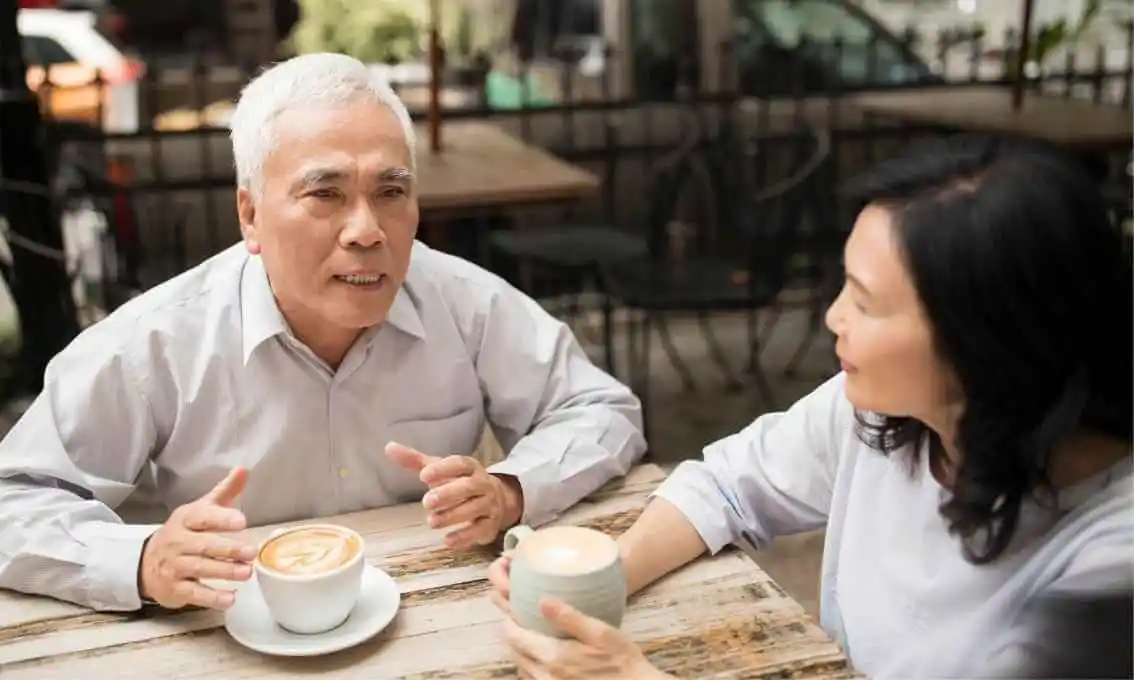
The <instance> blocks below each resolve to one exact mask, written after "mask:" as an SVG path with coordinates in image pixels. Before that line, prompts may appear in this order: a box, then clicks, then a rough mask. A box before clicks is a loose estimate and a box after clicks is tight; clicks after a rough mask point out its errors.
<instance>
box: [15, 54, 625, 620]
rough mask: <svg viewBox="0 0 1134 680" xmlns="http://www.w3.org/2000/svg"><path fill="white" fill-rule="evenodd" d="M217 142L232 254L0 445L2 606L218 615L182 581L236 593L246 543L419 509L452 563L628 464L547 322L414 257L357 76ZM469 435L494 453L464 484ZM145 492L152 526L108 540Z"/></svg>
mask: <svg viewBox="0 0 1134 680" xmlns="http://www.w3.org/2000/svg"><path fill="white" fill-rule="evenodd" d="M232 146H233V154H234V157H235V160H236V172H237V181H238V185H239V186H238V188H237V205H238V213H239V219H240V229H241V234H242V236H243V242H242V243H241V244H237V245H236V246H234V247H232V248H230V249H228V250H226V251H225V252H222V253H220V254H219V255H217V256H215V257H213V258H212V259H210V260H208V261H207V262H205V263H203V264H201V265H200V266H198V267H196V268H194V269H192V270H190V271H188V272H186V273H184V274H182V275H180V276H178V277H177V278H174V279H172V280H170V281H168V282H166V283H164V284H162V285H160V286H158V287H156V288H154V289H153V290H151V291H149V292H147V293H146V294H144V295H142V296H141V297H139V298H137V299H135V300H133V301H131V302H130V303H129V304H127V305H125V306H123V307H122V308H121V309H119V310H117V311H116V312H114V313H113V314H111V315H110V316H109V317H108V318H106V319H105V320H103V321H101V322H99V323H98V324H95V325H94V326H92V327H91V328H89V329H87V330H86V331H85V332H84V333H82V334H81V335H80V336H79V337H78V338H76V339H75V341H74V342H73V343H71V345H70V346H69V347H67V348H66V349H65V350H64V351H63V352H61V353H60V354H59V355H58V356H57V357H56V358H55V359H54V360H53V361H52V363H51V365H50V366H49V367H48V369H47V373H46V378H45V387H44V391H43V393H42V394H40V395H39V397H38V398H37V399H36V400H35V402H34V404H32V406H31V408H30V409H29V410H28V411H27V413H26V414H25V415H24V416H23V418H22V419H21V420H20V421H19V423H17V425H16V426H15V427H14V428H13V429H12V431H11V432H10V433H9V434H8V436H7V437H6V438H5V439H4V440H3V442H2V443H0V517H2V518H3V521H2V522H0V587H6V588H10V589H14V590H19V591H24V592H31V593H38V594H44V595H50V596H53V597H56V598H60V599H63V600H68V601H71V602H76V603H80V604H83V605H86V606H89V607H92V608H96V609H102V610H131V609H135V608H138V607H139V606H141V604H142V603H143V602H144V601H153V602H156V603H157V604H160V605H163V606H167V607H179V606H184V605H188V604H192V605H199V606H204V607H212V608H225V607H227V606H229V605H230V604H231V603H232V601H233V593H232V592H231V591H229V590H226V589H222V588H214V587H209V586H207V585H206V584H205V583H204V582H202V580H205V581H206V582H208V580H209V579H219V580H237V581H239V580H244V579H247V578H248V577H249V576H250V565H249V563H250V561H251V560H252V559H253V558H254V557H255V547H254V546H251V545H248V544H246V543H244V542H241V541H240V540H238V539H237V537H236V535H234V534H233V533H232V532H234V531H239V530H241V529H243V528H244V527H245V526H248V525H258V524H268V523H274V522H281V521H285V520H294V519H300V518H309V517H322V516H327V515H334V514H337V513H343V512H350V511H354V510H360V509H363V508H373V507H378V506H383V505H387V504H391V503H398V502H405V501H408V500H417V499H422V502H423V504H424V505H425V508H426V509H427V510H428V511H429V513H430V514H429V519H428V521H429V524H430V526H432V527H434V528H448V529H447V531H448V533H447V535H446V538H445V542H446V544H447V545H449V546H450V547H452V548H454V549H461V548H465V547H469V546H472V545H475V544H483V543H487V542H490V541H492V540H493V539H494V538H495V537H496V536H497V535H498V534H499V532H500V531H501V530H503V529H506V528H507V527H509V526H511V525H513V524H515V523H517V522H519V521H521V520H522V521H524V522H526V523H533V524H538V523H542V522H545V521H547V520H549V519H551V518H553V517H554V516H555V515H556V514H558V513H559V512H561V511H562V510H564V509H565V508H567V507H569V506H570V505H572V504H574V503H575V502H577V501H578V500H579V499H581V498H582V497H583V496H585V495H586V494H588V493H590V492H591V491H593V490H594V489H596V488H597V487H599V486H600V485H602V484H603V483H604V482H606V481H607V480H609V479H611V478H613V477H616V476H619V475H622V474H624V473H625V472H626V471H627V469H628V468H629V467H630V465H631V464H632V463H633V462H634V461H635V459H637V458H638V457H640V456H641V454H642V453H643V452H644V450H645V442H644V441H643V439H642V435H641V433H640V417H641V416H640V411H639V404H638V401H637V400H636V399H635V397H634V396H633V395H632V394H631V393H630V391H629V390H627V389H626V388H625V387H624V386H623V385H621V384H619V383H618V382H617V381H615V380H614V379H613V378H611V377H610V376H609V375H607V374H605V373H604V372H602V371H601V370H599V369H598V368H597V367H595V366H594V365H593V364H592V363H591V362H590V361H588V360H587V358H586V357H585V356H584V354H583V352H582V351H581V349H580V348H579V346H578V344H577V343H576V341H575V339H574V337H573V336H572V334H571V333H570V331H569V330H568V329H567V328H566V327H565V326H564V325H563V324H562V323H559V322H558V321H556V320H555V319H553V318H552V317H551V316H549V315H548V314H547V313H545V312H544V311H543V310H542V309H541V308H540V307H539V306H538V305H537V304H536V303H535V302H534V301H532V300H531V299H530V298H528V297H526V296H524V295H523V294H521V293H520V292H519V291H517V290H515V289H514V288H512V287H510V286H509V285H508V284H506V283H505V282H504V281H502V280H501V279H499V278H497V277H496V276H494V275H492V274H490V273H488V272H486V271H484V270H482V269H479V268H477V267H475V266H473V265H472V264H469V263H467V262H464V261H462V260H459V259H457V258H454V257H451V256H449V255H445V254H442V253H440V252H437V251H434V250H430V249H429V248H427V247H426V246H424V245H422V244H420V243H415V241H414V237H415V233H416V231H417V224H418V208H417V200H416V181H415V177H414V166H415V164H414V137H413V128H412V126H411V123H410V118H409V115H408V113H407V112H406V109H405V107H404V106H403V105H402V103H401V102H400V101H399V100H398V98H397V97H396V95H395V94H394V93H393V91H392V90H391V89H390V87H389V86H388V85H387V84H386V82H385V81H384V80H382V79H381V78H380V77H379V76H377V75H375V74H374V73H373V72H371V71H370V70H369V69H368V68H367V67H365V66H364V65H363V64H361V63H359V62H357V61H355V60H353V59H350V58H348V57H345V56H342V55H333V54H312V55H305V56H301V57H297V58H295V59H292V60H290V61H287V62H284V63H282V64H280V65H277V66H275V67H274V68H271V69H269V70H267V71H265V72H264V73H263V74H262V75H261V76H260V77H258V78H257V79H256V80H254V81H253V82H251V83H249V85H248V86H247V88H245V90H244V92H243V94H242V95H241V98H240V102H239V104H238V105H237V107H236V111H235V113H234V115H233V119H232ZM486 419H487V421H488V422H489V423H490V424H491V425H492V427H493V429H494V431H495V433H496V435H497V437H498V438H499V439H500V440H501V442H502V444H503V445H504V447H505V449H506V450H509V454H508V456H507V458H506V459H505V460H503V461H502V462H500V463H498V464H496V465H493V466H491V467H489V468H488V469H485V468H484V467H483V466H482V465H481V463H479V462H477V460H475V459H474V458H471V457H468V455H467V454H470V453H472V452H473V450H474V449H475V447H476V446H477V443H478V441H479V438H480V435H481V432H482V430H483V427H484V423H485V420H486ZM387 442H391V443H390V444H388V445H387ZM392 442H397V443H392ZM151 471H152V473H153V474H154V479H156V485H157V486H156V490H157V493H158V497H159V498H160V500H161V502H162V503H163V504H164V505H165V506H166V507H167V508H169V509H170V510H171V511H172V512H171V513H170V515H169V518H168V520H167V521H166V522H165V523H164V524H162V525H160V526H148V525H147V526H138V525H127V524H124V523H123V522H122V520H121V519H120V517H119V516H118V515H117V514H116V513H115V510H114V509H115V508H116V507H117V506H119V505H120V504H121V503H122V502H123V501H124V500H125V499H126V498H127V497H128V496H129V495H130V494H131V493H132V492H133V491H134V490H135V488H136V487H137V485H138V482H139V480H140V479H141V478H142V477H143V476H144V475H147V474H150V472H151ZM426 491H428V493H426ZM423 494H424V497H423Z"/></svg>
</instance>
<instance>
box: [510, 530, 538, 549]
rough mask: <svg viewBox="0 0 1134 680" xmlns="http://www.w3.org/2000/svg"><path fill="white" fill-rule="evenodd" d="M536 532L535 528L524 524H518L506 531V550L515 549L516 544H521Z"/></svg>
mask: <svg viewBox="0 0 1134 680" xmlns="http://www.w3.org/2000/svg"><path fill="white" fill-rule="evenodd" d="M534 533H535V529H532V528H531V527H529V526H524V525H523V524H518V525H516V526H514V527H512V528H511V529H509V530H508V531H506V532H504V552H508V551H510V550H515V549H516V546H518V545H520V541H522V540H524V539H525V538H527V537H528V536H531V535H532V534H534Z"/></svg>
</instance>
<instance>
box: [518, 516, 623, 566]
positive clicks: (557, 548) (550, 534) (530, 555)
mask: <svg viewBox="0 0 1134 680" xmlns="http://www.w3.org/2000/svg"><path fill="white" fill-rule="evenodd" d="M517 553H518V554H519V555H520V556H522V557H523V559H524V561H525V562H526V563H527V564H528V565H529V566H530V568H531V569H534V570H535V571H538V572H540V573H544V574H548V575H555V576H577V575H581V574H589V573H591V572H594V571H597V570H599V569H603V568H605V567H607V566H609V565H610V564H611V563H612V562H614V561H615V560H616V559H617V558H618V545H617V544H616V543H614V542H613V541H611V540H610V539H609V538H607V537H606V536H604V535H603V534H600V533H598V532H595V531H591V530H590V529H584V528H582V527H572V526H560V527H549V528H547V529H543V530H542V531H537V532H534V533H533V534H532V535H531V536H529V537H527V538H526V539H525V540H523V541H521V542H520V543H519V545H518V546H517Z"/></svg>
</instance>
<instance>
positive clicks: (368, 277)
mask: <svg viewBox="0 0 1134 680" xmlns="http://www.w3.org/2000/svg"><path fill="white" fill-rule="evenodd" d="M335 279H337V280H339V281H342V282H343V283H347V284H350V285H352V286H359V287H361V288H367V287H371V286H377V285H380V284H381V283H383V282H384V281H385V280H386V275H385V274H342V275H339V276H336V277H335Z"/></svg>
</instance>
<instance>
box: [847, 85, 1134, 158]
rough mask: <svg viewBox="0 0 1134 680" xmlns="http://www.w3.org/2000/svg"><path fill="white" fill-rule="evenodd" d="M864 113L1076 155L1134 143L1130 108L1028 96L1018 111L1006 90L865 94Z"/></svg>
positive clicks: (859, 101)
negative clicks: (1052, 146) (1046, 144)
mask: <svg viewBox="0 0 1134 680" xmlns="http://www.w3.org/2000/svg"><path fill="white" fill-rule="evenodd" d="M855 102H856V104H857V105H858V106H859V107H861V108H862V109H863V110H864V111H865V112H867V113H869V114H872V115H876V116H879V117H883V118H892V119H897V120H901V121H905V122H909V123H916V124H921V125H929V126H933V127H941V128H948V129H952V130H965V131H971V132H980V133H986V134H1002V135H1020V136H1027V137H1033V138H1036V139H1044V140H1048V141H1051V142H1055V143H1057V144H1060V145H1063V146H1065V147H1068V148H1070V149H1073V150H1076V151H1084V152H1089V151H1108V150H1115V149H1116V147H1122V146H1126V147H1129V146H1130V144H1131V141H1132V139H1134V135H1132V133H1134V118H1132V117H1131V111H1130V109H1127V108H1123V107H1120V106H1114V105H1109V104H1095V103H1093V102H1087V101H1082V100H1078V99H1070V98H1064V97H1053V96H1044V95H1038V94H1032V93H1028V94H1027V95H1026V96H1025V97H1024V103H1023V106H1022V107H1021V108H1020V110H1018V111H1017V110H1015V109H1013V108H1012V94H1011V92H1010V91H1009V90H1008V89H1007V88H999V87H988V86H983V87H982V86H972V85H968V86H957V87H942V88H933V89H919V90H911V91H902V92H885V93H870V94H864V95H861V96H859V97H856V98H855Z"/></svg>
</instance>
